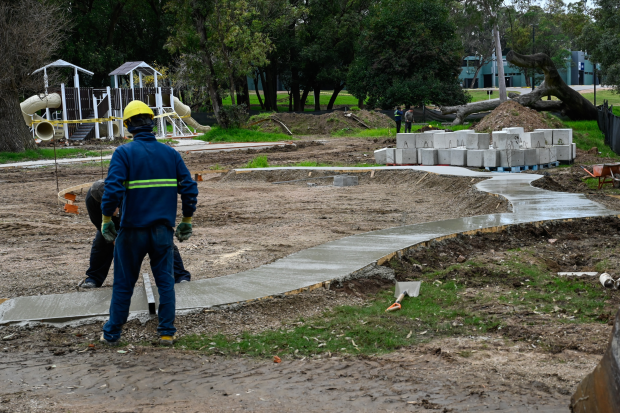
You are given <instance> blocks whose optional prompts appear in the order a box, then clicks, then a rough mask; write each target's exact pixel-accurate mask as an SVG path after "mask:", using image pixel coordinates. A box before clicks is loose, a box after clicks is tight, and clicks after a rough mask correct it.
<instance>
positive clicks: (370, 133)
mask: <svg viewBox="0 0 620 413" xmlns="http://www.w3.org/2000/svg"><path fill="white" fill-rule="evenodd" d="M429 125H432V126H434V127H436V128H441V129H449V130H452V131H457V130H463V129H469V128H471V125H442V124H441V123H439V122H431V123H429ZM425 126H427V125H426V124H424V125H412V126H411V132H416V131H418V130H420V129H422V128H423V127H425ZM404 130H405V125H404V124H403V125H402V127H401V129H400V131H401V132H404ZM331 135H332V136H338V137H344V136H346V137H355V138H385V137H389V136H396V124H394V127H392V128H372V129H358V128H343V129H339V130H336V131H333V132H332V133H331Z"/></svg>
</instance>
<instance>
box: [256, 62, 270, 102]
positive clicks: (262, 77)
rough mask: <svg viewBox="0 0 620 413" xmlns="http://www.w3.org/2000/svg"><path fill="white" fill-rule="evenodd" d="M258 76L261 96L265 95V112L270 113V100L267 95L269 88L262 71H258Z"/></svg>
mask: <svg viewBox="0 0 620 413" xmlns="http://www.w3.org/2000/svg"><path fill="white" fill-rule="evenodd" d="M258 74H259V75H260V81H261V83H262V85H263V95H265V110H267V111H270V110H272V107H271V98H270V94H269V87H268V86H267V81H266V80H265V77H266V76H265V73H264V72H263V71H262V70H259V71H258Z"/></svg>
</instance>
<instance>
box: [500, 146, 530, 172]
mask: <svg viewBox="0 0 620 413" xmlns="http://www.w3.org/2000/svg"><path fill="white" fill-rule="evenodd" d="M522 165H525V156H524V154H523V150H521V149H504V150H500V151H499V166H503V167H505V168H507V167H511V166H522Z"/></svg>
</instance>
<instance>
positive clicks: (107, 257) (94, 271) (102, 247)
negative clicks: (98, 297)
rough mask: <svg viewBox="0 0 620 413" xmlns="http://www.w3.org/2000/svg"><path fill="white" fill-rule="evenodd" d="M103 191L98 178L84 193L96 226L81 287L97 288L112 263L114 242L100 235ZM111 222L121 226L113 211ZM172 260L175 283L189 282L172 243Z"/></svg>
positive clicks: (189, 278) (89, 215)
mask: <svg viewBox="0 0 620 413" xmlns="http://www.w3.org/2000/svg"><path fill="white" fill-rule="evenodd" d="M104 191H105V182H104V180H103V179H100V180H98V181H96V182H95V183H93V185H92V186H91V187H90V189H89V190H88V192H87V193H86V198H85V199H84V201H85V202H86V209H87V210H88V217H89V218H90V222H92V223H93V225H94V226H95V228H97V233H96V234H95V239H94V240H93V245H92V247H91V249H90V265H89V267H88V270H86V278H85V279H84V280H82V281H81V282H80V284H78V287H81V288H89V289H90V288H99V287H101V286H102V285H103V283H104V282H105V279H106V278H107V277H108V273H109V272H110V266H111V265H112V259H113V258H114V244H113V243H108V242H107V241H106V240H105V238H103V235H101V231H100V229H101V215H102V214H101V198H103V194H104ZM112 222H113V223H114V227H115V229H119V228H120V226H121V220H120V215H119V214H118V213H117V212H115V213H114V215H113V216H112ZM173 260H174V265H173V269H174V282H175V284H178V283H182V282H189V281H190V280H191V277H192V275H191V274H190V273H189V271H187V270H186V269H185V266H184V265H183V260H182V259H181V254H180V253H179V249H178V248H177V246H176V245H173Z"/></svg>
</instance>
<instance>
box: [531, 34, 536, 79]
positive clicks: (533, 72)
mask: <svg viewBox="0 0 620 413" xmlns="http://www.w3.org/2000/svg"><path fill="white" fill-rule="evenodd" d="M535 41H536V25H535V24H532V54H534V44H535V43H534V42H535ZM535 74H536V71H535V70H534V69H532V91H534V76H535Z"/></svg>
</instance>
